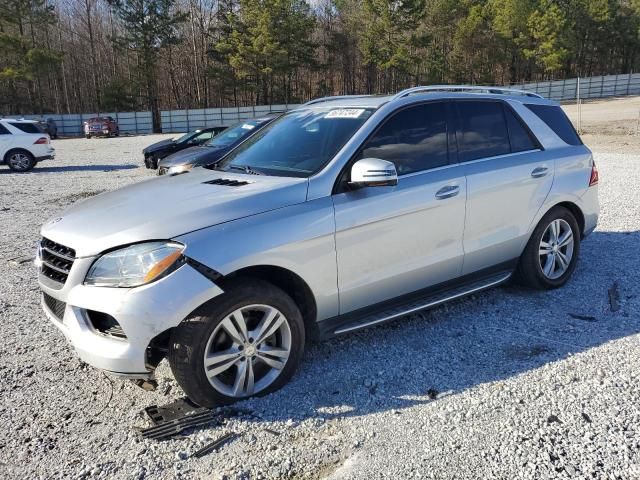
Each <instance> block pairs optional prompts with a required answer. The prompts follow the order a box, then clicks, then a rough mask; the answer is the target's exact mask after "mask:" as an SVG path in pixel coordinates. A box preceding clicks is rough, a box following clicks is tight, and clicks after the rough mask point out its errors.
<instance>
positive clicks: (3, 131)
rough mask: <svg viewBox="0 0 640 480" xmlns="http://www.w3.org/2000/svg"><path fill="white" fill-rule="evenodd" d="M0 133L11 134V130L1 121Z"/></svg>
mask: <svg viewBox="0 0 640 480" xmlns="http://www.w3.org/2000/svg"><path fill="white" fill-rule="evenodd" d="M0 135H11V132H10V131H9V130H7V129H6V128H5V126H4V125H2V124H1V123H0Z"/></svg>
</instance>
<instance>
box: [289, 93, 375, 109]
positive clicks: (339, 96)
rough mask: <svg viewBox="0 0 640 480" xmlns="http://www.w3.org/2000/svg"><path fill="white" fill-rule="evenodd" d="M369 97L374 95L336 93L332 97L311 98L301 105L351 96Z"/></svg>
mask: <svg viewBox="0 0 640 480" xmlns="http://www.w3.org/2000/svg"><path fill="white" fill-rule="evenodd" d="M367 97H373V95H334V96H330V97H320V98H314V99H313V100H309V101H308V102H307V103H304V104H302V105H300V106H301V107H306V106H307V105H315V104H316V103H323V102H329V101H331V100H342V99H350V98H367Z"/></svg>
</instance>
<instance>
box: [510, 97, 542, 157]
mask: <svg viewBox="0 0 640 480" xmlns="http://www.w3.org/2000/svg"><path fill="white" fill-rule="evenodd" d="M504 115H505V117H506V119H507V128H508V129H509V140H510V142H511V151H512V152H514V153H515V152H525V151H527V150H534V149H537V148H540V147H539V146H538V142H537V141H536V140H534V138H533V137H532V135H531V134H530V133H529V131H528V130H527V128H526V127H525V126H524V124H523V123H522V120H520V119H519V118H518V117H517V116H516V114H515V113H514V112H513V111H512V110H511V108H509V107H507V106H506V105H505V106H504Z"/></svg>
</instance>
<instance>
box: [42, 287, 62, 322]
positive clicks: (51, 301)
mask: <svg viewBox="0 0 640 480" xmlns="http://www.w3.org/2000/svg"><path fill="white" fill-rule="evenodd" d="M42 298H43V299H44V304H45V305H46V306H47V308H48V309H49V310H50V311H51V313H53V316H54V317H56V318H57V319H58V320H60V321H62V318H63V317H64V309H65V308H66V306H67V304H66V303H64V302H62V301H60V300H58V299H56V298H53V297H52V296H51V295H47V294H46V293H44V292H42Z"/></svg>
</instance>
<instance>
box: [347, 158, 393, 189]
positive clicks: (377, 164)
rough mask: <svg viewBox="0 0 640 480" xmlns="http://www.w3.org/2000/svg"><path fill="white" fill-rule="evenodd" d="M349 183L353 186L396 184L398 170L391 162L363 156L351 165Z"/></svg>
mask: <svg viewBox="0 0 640 480" xmlns="http://www.w3.org/2000/svg"><path fill="white" fill-rule="evenodd" d="M349 183H350V185H353V186H355V187H386V186H394V185H397V184H398V172H396V166H395V165H394V164H393V163H392V162H388V161H386V160H381V159H379V158H363V159H362V160H358V161H357V162H356V163H354V164H353V166H352V167H351V182H349Z"/></svg>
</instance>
